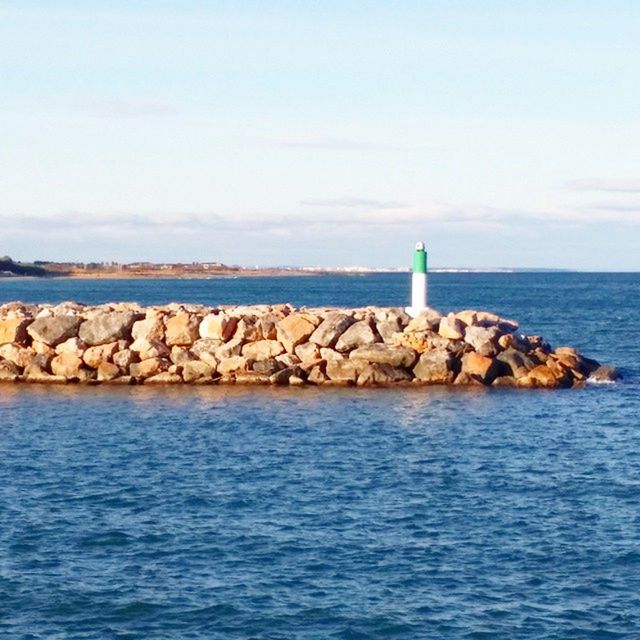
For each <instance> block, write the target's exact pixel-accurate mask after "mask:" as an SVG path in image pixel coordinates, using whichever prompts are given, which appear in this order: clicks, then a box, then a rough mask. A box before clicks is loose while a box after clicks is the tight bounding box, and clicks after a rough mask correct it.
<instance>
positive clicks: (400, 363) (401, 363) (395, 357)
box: [349, 343, 418, 368]
mask: <svg viewBox="0 0 640 640" xmlns="http://www.w3.org/2000/svg"><path fill="white" fill-rule="evenodd" d="M349 358H350V359H352V360H361V361H365V362H370V363H377V364H389V365H391V366H392V367H405V368H410V367H412V366H413V365H414V363H415V362H416V360H417V359H418V354H417V353H416V352H415V351H413V349H409V348H408V347H396V346H393V345H388V344H381V343H377V344H371V345H369V346H366V347H358V348H357V349H354V350H353V351H352V352H351V353H350V354H349Z"/></svg>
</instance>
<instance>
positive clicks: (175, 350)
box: [169, 345, 193, 365]
mask: <svg viewBox="0 0 640 640" xmlns="http://www.w3.org/2000/svg"><path fill="white" fill-rule="evenodd" d="M169 359H170V360H171V362H173V364H176V365H182V364H184V363H185V362H188V361H189V360H193V354H192V353H191V352H190V351H189V349H187V348H186V347H179V346H177V345H175V346H173V347H171V353H170V354H169Z"/></svg>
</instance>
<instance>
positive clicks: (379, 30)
mask: <svg viewBox="0 0 640 640" xmlns="http://www.w3.org/2000/svg"><path fill="white" fill-rule="evenodd" d="M639 78H640V4H639V3H638V2H637V1H636V0H629V1H622V0H607V1H604V0H598V1H594V0H579V1H578V0H575V1H574V0H563V1H562V2H557V0H556V1H553V2H551V1H545V0H505V1H498V0H483V1H482V2H478V1H477V0H467V1H463V0H398V1H397V2H389V1H388V0H387V1H383V0H378V1H375V0H359V1H354V0H339V1H336V0H322V1H311V0H289V1H272V0H261V1H253V0H242V1H241V2H238V0H233V1H228V2H227V1H215V0H209V1H206V2H205V1H204V0H202V1H196V0H175V1H170V0H154V1H147V2H144V1H136V0H127V1H124V0H110V1H109V2H104V1H100V2H98V1H92V0H83V1H76V2H74V1H71V0H69V1H66V2H65V1H61V0H41V1H34V0H16V1H13V2H6V1H3V0H0V255H3V254H7V255H10V256H11V257H13V258H14V259H16V260H38V259H40V260H59V261H66V260H77V261H90V260H98V261H124V262H130V261H141V260H153V261H157V262H179V261H187V262H191V261H221V262H225V263H228V264H241V265H245V266H252V265H261V266H267V265H318V266H332V265H333V266H349V265H362V266H370V267H405V266H409V265H410V262H411V253H412V250H413V246H414V243H415V242H416V241H418V240H423V241H425V243H426V244H427V249H428V251H429V256H430V264H431V265H432V266H436V267H475V268H490V267H528V268H532V267H545V268H570V269H580V270H614V271H616V270H619V271H622V270H634V271H637V270H640V250H639V248H640V82H639V81H638V79H639Z"/></svg>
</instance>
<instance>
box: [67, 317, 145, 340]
mask: <svg viewBox="0 0 640 640" xmlns="http://www.w3.org/2000/svg"><path fill="white" fill-rule="evenodd" d="M138 318H139V314H137V313H135V312H133V311H108V312H106V313H100V314H98V315H96V316H95V317H94V318H92V319H91V320H85V321H84V322H83V323H82V324H81V325H80V330H79V331H78V337H79V338H80V339H81V340H82V341H83V342H85V343H86V344H88V345H90V346H95V345H98V344H105V343H107V342H115V341H117V340H124V339H128V338H130V337H131V326H132V325H133V323H134V322H135V321H136V320H137V319H138Z"/></svg>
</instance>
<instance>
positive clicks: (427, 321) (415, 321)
mask: <svg viewBox="0 0 640 640" xmlns="http://www.w3.org/2000/svg"><path fill="white" fill-rule="evenodd" d="M441 320H442V314H441V313H440V312H439V311H436V310H435V309H431V308H428V309H425V310H424V311H421V312H420V313H419V314H418V315H417V316H416V317H415V318H412V319H411V320H410V321H409V324H407V326H406V327H405V329H404V332H405V333H414V332H416V331H437V330H438V328H439V327H440V321H441Z"/></svg>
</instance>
